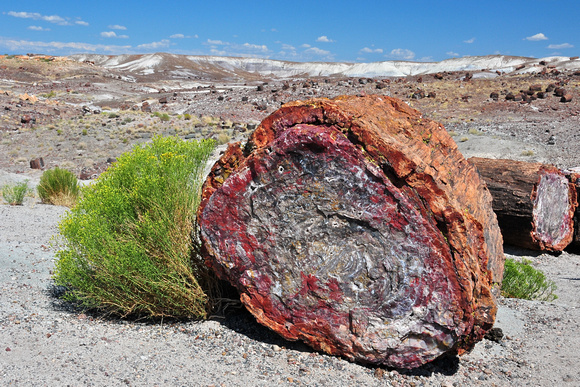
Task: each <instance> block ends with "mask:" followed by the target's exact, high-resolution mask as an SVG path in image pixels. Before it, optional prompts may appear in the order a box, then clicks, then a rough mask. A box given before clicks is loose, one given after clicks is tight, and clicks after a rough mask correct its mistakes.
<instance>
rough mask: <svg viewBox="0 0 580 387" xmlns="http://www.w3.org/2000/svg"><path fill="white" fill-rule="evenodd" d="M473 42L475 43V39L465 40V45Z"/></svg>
mask: <svg viewBox="0 0 580 387" xmlns="http://www.w3.org/2000/svg"><path fill="white" fill-rule="evenodd" d="M473 42H475V38H471V39H468V40H464V41H463V43H467V44H471V43H473Z"/></svg>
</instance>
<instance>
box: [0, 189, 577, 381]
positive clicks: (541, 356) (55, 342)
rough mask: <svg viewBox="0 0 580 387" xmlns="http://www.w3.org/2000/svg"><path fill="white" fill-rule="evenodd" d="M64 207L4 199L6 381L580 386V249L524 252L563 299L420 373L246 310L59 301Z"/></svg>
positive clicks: (1, 249)
mask: <svg viewBox="0 0 580 387" xmlns="http://www.w3.org/2000/svg"><path fill="white" fill-rule="evenodd" d="M65 211H66V209H65V208H63V207H55V206H50V205H43V204H39V203H38V202H37V199H34V198H27V200H26V201H25V203H24V205H23V206H8V205H0V265H1V267H2V270H1V271H0V287H1V289H0V364H2V367H1V369H0V384H1V385H15V386H61V385H62V386H65V385H92V386H104V385H124V384H126V385H135V386H156V385H174V386H177V385H179V386H212V385H214V386H248V385H252V386H270V385H273V384H278V385H308V386H326V385H340V386H350V385H353V386H355V385H356V386H466V385H470V386H477V385H480V386H506V385H519V386H546V385H570V386H573V385H580V371H579V370H578V368H577V367H576V364H577V348H578V347H580V308H579V307H580V302H579V301H578V298H577V294H578V292H579V291H580V257H579V256H577V255H573V254H569V253H562V254H561V255H559V256H553V255H546V254H542V255H537V254H536V253H534V252H530V251H523V250H515V249H514V250H508V251H507V252H508V256H512V255H513V256H518V257H520V256H525V257H526V258H528V259H531V260H532V261H533V262H534V264H535V265H536V266H537V267H539V268H540V269H542V270H544V271H545V272H546V274H547V276H548V277H549V278H550V279H552V280H554V281H555V282H556V283H557V285H558V291H557V294H558V296H559V298H558V299H557V300H556V301H554V302H551V303H549V302H534V301H523V300H513V299H500V301H499V302H500V308H499V313H498V317H497V323H496V326H497V327H500V328H502V330H503V332H504V335H505V336H504V338H503V339H502V340H501V341H500V342H499V343H498V342H494V341H489V340H487V339H484V340H483V341H482V342H480V343H478V344H477V346H476V347H475V349H474V350H473V351H472V352H471V353H470V354H467V355H464V356H462V357H460V358H456V357H454V358H448V359H441V360H438V361H436V362H434V363H431V364H428V365H426V366H424V367H422V368H420V369H417V370H413V371H404V370H390V369H383V368H375V367H368V366H365V365H360V364H354V363H350V362H348V361H346V360H343V359H340V358H336V357H332V356H327V355H324V354H320V353H317V352H313V351H311V350H310V349H309V348H307V347H306V346H305V345H303V344H301V343H291V342H287V341H284V340H282V339H280V338H279V337H277V336H276V335H275V334H273V333H272V332H270V331H269V330H268V329H267V328H264V327H262V326H260V325H259V324H257V323H256V322H255V321H254V319H253V318H252V317H251V316H250V315H249V314H247V313H245V312H239V313H237V314H233V315H230V316H228V317H227V318H225V319H217V318H216V319H212V320H210V321H204V322H194V321H192V322H178V323H176V322H172V323H167V322H165V323H158V324H149V323H144V322H135V321H123V320H111V319H106V318H102V317H99V316H93V315H87V314H84V313H82V311H79V310H75V309H74V308H72V307H71V306H70V305H67V304H66V303H63V302H61V301H60V300H58V298H56V295H57V294H58V289H57V288H55V287H54V285H53V283H52V281H51V272H52V269H53V267H54V264H53V259H54V251H53V250H52V249H51V247H50V239H51V236H52V235H54V234H55V233H56V231H57V229H56V225H57V223H58V222H59V219H60V217H61V216H62V215H63V214H64V213H65Z"/></svg>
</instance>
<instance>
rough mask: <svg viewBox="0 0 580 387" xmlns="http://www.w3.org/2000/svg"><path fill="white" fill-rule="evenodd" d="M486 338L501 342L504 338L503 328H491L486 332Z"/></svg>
mask: <svg viewBox="0 0 580 387" xmlns="http://www.w3.org/2000/svg"><path fill="white" fill-rule="evenodd" d="M485 338H486V339H488V340H490V341H494V342H496V343H499V342H500V341H501V339H502V338H503V331H502V329H501V328H491V329H490V330H489V331H488V332H487V333H486V334H485Z"/></svg>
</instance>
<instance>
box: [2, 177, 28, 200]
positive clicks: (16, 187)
mask: <svg viewBox="0 0 580 387" xmlns="http://www.w3.org/2000/svg"><path fill="white" fill-rule="evenodd" d="M28 191H29V189H28V180H26V181H23V182H22V183H16V184H6V185H5V186H3V187H2V197H3V198H4V201H5V202H6V203H8V204H10V205H11V206H21V205H22V203H23V202H24V197H25V196H26V194H27V193H28Z"/></svg>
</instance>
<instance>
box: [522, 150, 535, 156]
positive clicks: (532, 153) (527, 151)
mask: <svg viewBox="0 0 580 387" xmlns="http://www.w3.org/2000/svg"><path fill="white" fill-rule="evenodd" d="M533 155H534V151H533V150H525V151H522V156H533Z"/></svg>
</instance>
